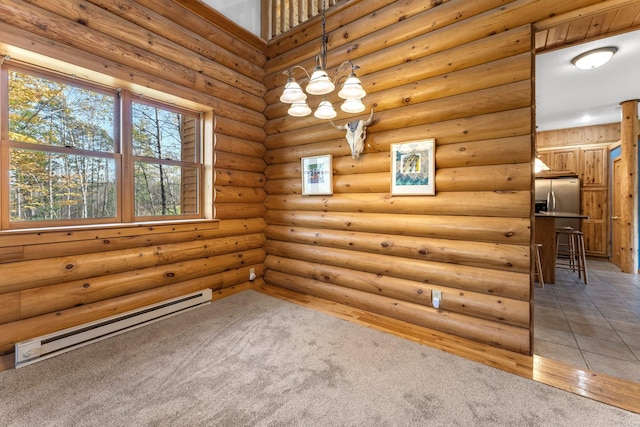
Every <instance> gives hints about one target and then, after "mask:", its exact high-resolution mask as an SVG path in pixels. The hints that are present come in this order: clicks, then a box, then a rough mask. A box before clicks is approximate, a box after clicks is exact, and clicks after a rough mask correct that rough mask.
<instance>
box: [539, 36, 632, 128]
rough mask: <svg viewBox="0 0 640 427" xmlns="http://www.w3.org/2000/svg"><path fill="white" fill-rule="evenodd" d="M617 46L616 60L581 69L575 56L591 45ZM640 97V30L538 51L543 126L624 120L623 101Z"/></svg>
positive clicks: (589, 48) (541, 124)
mask: <svg viewBox="0 0 640 427" xmlns="http://www.w3.org/2000/svg"><path fill="white" fill-rule="evenodd" d="M605 46H615V47H617V48H618V51H617V52H616V54H615V55H614V56H613V58H612V59H611V61H609V62H608V63H607V64H605V65H603V66H602V67H600V68H596V69H593V70H579V69H577V68H576V67H575V66H574V65H573V64H572V63H571V60H572V59H573V58H574V57H576V56H577V55H579V54H581V53H583V52H586V51H588V50H591V49H595V48H599V47H605ZM632 99H640V31H635V32H630V33H626V34H621V35H618V36H614V37H609V38H606V39H601V40H597V41H592V42H589V43H584V44H580V45H576V46H572V47H568V48H565V49H560V50H554V51H550V52H547V53H541V54H538V55H536V126H537V130H538V131H544V130H553V129H566V128H574V127H580V126H589V125H596V124H603V123H614V122H619V121H620V120H621V108H620V103H621V102H624V101H628V100H632Z"/></svg>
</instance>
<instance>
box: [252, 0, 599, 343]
mask: <svg viewBox="0 0 640 427" xmlns="http://www.w3.org/2000/svg"><path fill="white" fill-rule="evenodd" d="M374 3H375V4H374ZM400 3H402V4H400ZM593 3H596V2H595V1H570V2H562V4H560V3H559V2H555V1H553V0H542V1H529V0H520V1H506V0H485V1H478V2H468V1H464V0H451V1H449V2H423V1H403V2H397V1H396V2H393V1H388V2H381V3H378V2H366V1H352V2H349V3H348V5H344V6H342V7H343V8H344V13H340V12H336V13H334V14H332V15H329V16H328V17H327V30H328V47H329V52H328V67H329V68H332V69H335V68H336V67H337V66H338V65H339V64H341V63H342V62H343V61H345V60H352V61H353V62H354V63H355V64H357V65H358V66H359V67H360V69H359V70H358V75H359V77H360V78H361V80H362V82H363V85H364V87H365V88H366V90H367V92H368V95H367V96H366V98H364V99H363V101H364V103H365V105H366V106H367V107H368V108H370V107H374V109H375V122H374V123H373V124H372V125H371V126H370V127H369V129H368V137H367V140H366V144H365V149H364V152H363V154H362V155H361V156H360V158H359V159H357V160H355V159H352V158H351V157H350V155H349V148H348V146H347V143H346V141H345V140H344V138H343V133H342V132H340V131H337V130H336V129H334V128H333V127H332V126H331V125H330V124H329V123H326V122H321V121H320V120H317V119H315V118H313V116H309V117H305V118H293V117H288V116H287V115H286V106H285V105H282V104H281V103H279V102H278V99H277V98H278V96H279V94H280V92H281V90H282V86H283V85H284V83H285V81H286V77H285V76H283V75H282V72H283V71H284V70H286V69H287V68H289V67H291V66H292V65H293V64H302V65H303V66H305V67H306V68H310V67H311V66H312V64H313V63H314V56H315V55H316V54H317V52H318V50H319V44H318V41H317V39H316V40H313V39H309V40H307V39H305V35H306V34H308V33H310V32H311V31H313V26H314V25H316V26H317V25H318V23H317V22H314V21H313V20H312V21H311V22H310V23H308V24H303V25H302V26H301V27H300V28H299V29H297V31H295V32H293V33H292V34H289V35H287V34H285V35H283V36H282V37H277V38H275V39H273V40H272V41H271V42H270V44H269V47H268V48H267V63H266V65H265V69H266V71H267V76H266V78H265V86H266V89H267V93H266V96H265V100H266V101H267V104H268V105H267V108H266V110H265V114H266V116H267V119H268V123H267V124H266V126H265V130H266V132H267V137H266V139H265V145H266V147H267V149H268V151H267V153H266V155H265V160H266V162H267V164H268V166H267V168H266V171H265V175H266V177H267V183H266V185H265V187H264V188H265V191H266V193H267V197H266V201H265V204H266V207H267V212H266V216H265V219H266V221H267V224H268V225H267V228H266V236H267V242H266V245H265V248H266V251H267V258H266V261H265V265H266V268H267V271H266V273H265V281H266V282H267V283H269V284H271V285H276V286H281V287H285V288H289V289H293V290H296V291H301V292H305V293H309V294H312V295H315V296H319V297H322V298H327V299H330V300H333V301H336V302H340V303H345V304H349V305H352V306H355V307H358V308H363V309H366V310H370V311H372V312H375V313H378V314H383V315H386V316H391V317H394V318H397V319H401V320H405V321H409V322H412V323H415V324H419V325H422V326H426V327H429V328H433V329H437V330H441V331H445V332H449V333H452V334H454V335H458V336H462V337H465V338H470V339H473V340H476V341H481V342H484V343H489V344H491V345H494V346H498V347H502V348H506V349H509V350H512V351H516V352H520V353H524V354H530V353H531V350H532V349H531V341H532V340H531V336H530V333H531V325H532V321H531V315H530V313H531V311H532V310H531V303H532V279H531V277H532V276H531V239H532V232H531V231H532V230H531V228H532V167H531V163H532V158H533V153H534V124H533V121H532V117H533V109H532V105H533V104H534V100H533V98H534V97H533V75H532V73H533V72H532V69H533V52H532V50H533V43H532V41H533V29H532V25H531V24H532V23H534V22H536V21H537V20H540V19H542V18H545V17H548V16H553V14H558V13H564V12H567V11H570V10H573V9H575V8H578V7H581V6H586V5H589V4H593ZM346 14H348V15H346ZM329 100H330V101H331V102H333V103H334V105H335V106H336V107H337V106H338V105H339V99H338V98H337V96H335V95H330V96H329ZM311 104H313V101H312V102H311ZM316 105H317V101H316ZM311 106H312V108H314V107H315V105H311ZM364 117H365V114H363V115H362V116H360V117H355V118H364ZM353 119H354V117H347V116H346V115H344V113H339V116H338V117H337V118H336V119H335V121H336V122H337V123H339V124H344V123H345V122H347V121H350V120H353ZM422 138H435V141H436V157H435V162H436V176H435V181H436V191H437V193H436V195H435V196H392V195H391V194H390V156H389V150H390V144H392V143H397V142H408V141H413V140H417V139H422ZM321 154H332V155H333V161H334V163H333V173H334V188H333V190H334V193H333V195H332V196H302V195H301V184H300V181H301V176H300V157H306V156H315V155H321ZM433 290H439V291H441V292H442V301H441V305H440V308H439V309H436V308H433V307H432V302H431V292H432V291H433Z"/></svg>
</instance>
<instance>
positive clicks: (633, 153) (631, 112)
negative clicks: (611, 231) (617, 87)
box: [620, 99, 640, 273]
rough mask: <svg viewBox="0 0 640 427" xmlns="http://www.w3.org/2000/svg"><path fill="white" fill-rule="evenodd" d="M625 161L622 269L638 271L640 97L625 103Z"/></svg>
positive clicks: (623, 144) (623, 109)
mask: <svg viewBox="0 0 640 427" xmlns="http://www.w3.org/2000/svg"><path fill="white" fill-rule="evenodd" d="M621 105H622V124H621V132H620V133H621V143H622V164H621V169H622V171H621V188H620V194H621V197H620V200H621V206H620V212H621V216H622V217H621V218H620V224H621V227H620V229H621V233H620V234H621V236H620V241H621V243H622V249H621V251H620V269H621V270H622V272H623V273H637V272H638V271H637V270H638V219H637V216H636V212H637V206H638V134H639V133H640V130H639V125H638V100H637V99H634V100H630V101H625V102H623V103H622V104H621Z"/></svg>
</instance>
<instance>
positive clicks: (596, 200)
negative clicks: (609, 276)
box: [538, 145, 610, 257]
mask: <svg viewBox="0 0 640 427" xmlns="http://www.w3.org/2000/svg"><path fill="white" fill-rule="evenodd" d="M538 156H539V157H540V159H541V160H542V161H543V162H545V163H546V164H547V166H549V167H550V168H551V170H550V171H549V172H548V173H549V174H553V175H563V174H570V173H571V174H576V175H578V176H579V177H580V213H582V214H583V215H587V216H589V219H587V220H583V221H582V232H583V233H584V243H585V252H586V253H587V255H590V256H598V257H608V256H609V234H610V233H609V215H608V212H609V179H608V176H609V148H608V146H606V145H583V146H579V147H562V148H545V149H541V150H539V151H538Z"/></svg>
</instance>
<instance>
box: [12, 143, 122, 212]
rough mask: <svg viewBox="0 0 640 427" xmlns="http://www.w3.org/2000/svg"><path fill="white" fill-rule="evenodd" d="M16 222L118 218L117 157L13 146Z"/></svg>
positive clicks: (13, 200)
mask: <svg viewBox="0 0 640 427" xmlns="http://www.w3.org/2000/svg"><path fill="white" fill-rule="evenodd" d="M9 161H10V170H9V176H10V188H9V192H10V198H11V207H10V209H11V220H12V221H45V220H63V219H91V218H114V217H115V216H116V208H117V207H116V184H115V182H116V163H115V159H105V158H99V157H88V156H76V155H65V154H58V153H49V152H45V151H36V150H20V149H12V150H11V153H10V160H9Z"/></svg>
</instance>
